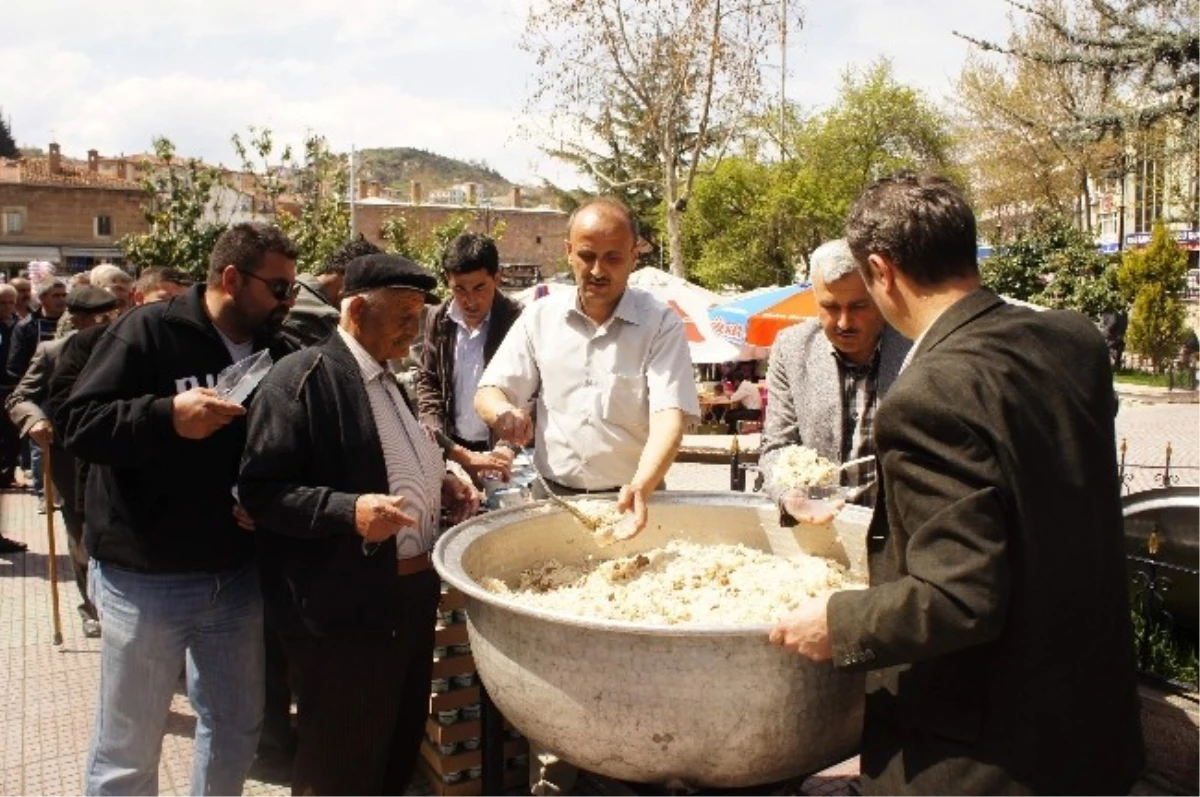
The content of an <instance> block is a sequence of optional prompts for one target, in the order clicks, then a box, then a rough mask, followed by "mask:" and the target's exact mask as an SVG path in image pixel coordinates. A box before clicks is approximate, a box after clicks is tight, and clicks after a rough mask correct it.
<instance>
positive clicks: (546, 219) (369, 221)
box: [353, 180, 567, 276]
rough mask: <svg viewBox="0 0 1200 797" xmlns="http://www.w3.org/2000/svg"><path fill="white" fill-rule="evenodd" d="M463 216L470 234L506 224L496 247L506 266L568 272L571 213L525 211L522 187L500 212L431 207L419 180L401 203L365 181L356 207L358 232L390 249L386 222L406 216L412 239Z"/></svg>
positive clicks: (495, 209) (470, 207)
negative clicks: (384, 231) (567, 250)
mask: <svg viewBox="0 0 1200 797" xmlns="http://www.w3.org/2000/svg"><path fill="white" fill-rule="evenodd" d="M462 214H467V215H469V216H470V217H471V220H470V224H469V225H468V226H467V229H468V230H470V231H473V232H481V233H487V232H489V231H491V230H493V229H494V228H495V226H496V225H497V224H503V226H504V234H503V235H502V236H501V237H500V240H499V241H497V243H496V246H497V248H498V249H499V250H500V262H501V263H504V264H520V265H521V266H522V267H525V268H526V269H528V267H530V266H537V267H539V268H540V269H541V271H542V273H543V274H544V275H546V276H549V275H550V274H553V273H555V272H557V271H561V270H562V269H565V268H566V251H565V244H564V241H565V240H566V237H567V214H566V213H563V212H562V211H561V210H555V209H552V208H522V207H521V189H520V188H513V189H512V191H511V192H510V194H509V204H508V206H507V207H495V206H493V205H491V204H485V205H483V206H479V205H471V204H468V205H455V204H435V203H426V202H425V201H424V197H423V195H422V192H421V184H420V183H419V182H415V181H414V182H413V183H412V185H411V188H410V192H409V198H408V200H407V201H401V200H398V199H395V198H393V197H391V196H386V195H384V190H383V189H382V188H381V186H380V185H379V183H378V182H372V181H365V180H364V181H360V182H359V185H358V196H357V197H356V199H355V202H354V206H353V216H354V231H355V232H356V233H361V234H362V235H363V236H365V237H366V239H367V240H369V241H371V242H372V243H374V244H376V245H378V246H385V245H386V242H385V241H384V239H383V222H384V221H385V220H386V219H387V218H389V217H393V216H403V217H404V219H405V220H406V221H407V222H408V225H409V229H410V231H411V233H412V234H413V236H414V237H416V238H424V237H425V236H427V235H428V234H429V233H430V232H431V231H432V230H433V229H434V228H435V227H439V226H441V225H443V224H445V223H446V222H448V221H449V220H450V219H451V218H453V217H455V216H459V215H462ZM425 265H427V266H434V267H436V266H437V264H436V263H426V264H425Z"/></svg>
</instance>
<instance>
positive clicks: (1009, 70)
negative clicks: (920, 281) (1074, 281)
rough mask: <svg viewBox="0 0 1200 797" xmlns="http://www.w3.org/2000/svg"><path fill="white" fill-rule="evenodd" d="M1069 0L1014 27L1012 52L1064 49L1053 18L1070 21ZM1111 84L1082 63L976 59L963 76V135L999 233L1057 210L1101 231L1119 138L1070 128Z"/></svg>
mask: <svg viewBox="0 0 1200 797" xmlns="http://www.w3.org/2000/svg"><path fill="white" fill-rule="evenodd" d="M1067 2H1068V0H1040V1H1039V6H1038V8H1039V12H1040V13H1039V15H1037V16H1032V17H1031V18H1030V19H1029V20H1028V22H1027V23H1026V24H1025V25H1024V26H1023V27H1020V28H1018V29H1016V30H1014V32H1013V33H1012V34H1011V36H1010V37H1009V45H1008V46H1009V49H1011V50H1014V51H1026V50H1038V51H1043V52H1046V53H1056V54H1061V53H1063V52H1064V51H1065V50H1064V46H1063V43H1062V42H1061V40H1060V36H1059V34H1058V31H1057V29H1056V28H1055V27H1054V26H1053V25H1052V22H1053V23H1054V24H1055V25H1059V26H1061V25H1064V24H1066V23H1067V20H1068V19H1069V17H1068V6H1067V5H1066V3H1067ZM1079 24H1083V23H1082V22H1081V23H1079ZM1010 62H1011V63H1010ZM1105 89H1106V84H1105V81H1104V79H1103V77H1102V76H1100V75H1097V74H1095V73H1094V72H1092V71H1090V70H1088V69H1087V68H1085V67H1083V66H1082V65H1080V64H1076V63H1072V64H1063V65H1053V66H1051V65H1048V64H1046V63H1045V62H1043V61H1041V60H1034V59H1023V58H1016V57H1010V58H1008V59H1007V61H1000V62H997V61H996V60H995V59H988V58H986V57H984V56H982V55H980V54H974V55H972V56H971V57H970V58H969V59H968V61H967V64H966V66H965V67H964V68H963V71H962V74H961V76H960V78H959V80H958V100H959V107H960V110H961V114H960V116H961V119H960V125H959V127H960V130H959V139H960V143H961V145H962V147H963V150H964V152H965V154H966V157H967V160H968V162H969V164H970V167H971V172H972V178H973V179H972V183H973V188H974V191H973V193H974V199H975V204H976V206H977V207H978V208H979V209H980V211H981V213H980V215H981V217H982V218H983V219H986V222H985V224H984V225H982V226H984V227H985V228H987V232H986V235H987V237H988V238H989V239H991V240H993V241H1003V240H1005V239H1006V237H1007V236H1008V235H1011V234H1013V233H1014V232H1015V231H1016V230H1019V229H1020V228H1021V226H1023V225H1024V224H1026V223H1027V222H1028V221H1029V220H1030V218H1031V217H1033V216H1034V215H1035V214H1040V213H1044V212H1045V211H1047V210H1049V211H1050V212H1051V213H1053V214H1056V215H1064V216H1073V217H1074V218H1075V221H1076V224H1077V226H1079V227H1081V228H1083V229H1087V230H1091V229H1092V227H1093V219H1092V217H1091V208H1092V205H1091V201H1090V199H1091V192H1092V188H1093V186H1094V185H1095V184H1096V183H1097V182H1098V181H1099V180H1100V179H1102V178H1105V177H1108V176H1109V175H1110V173H1111V172H1112V171H1113V167H1114V165H1115V164H1117V163H1119V161H1120V146H1119V142H1115V141H1111V140H1108V141H1100V142H1097V141H1094V140H1092V139H1091V138H1080V137H1079V136H1071V135H1066V134H1064V131H1065V130H1067V129H1069V128H1070V127H1071V126H1072V125H1074V124H1075V120H1076V118H1077V117H1078V116H1079V115H1080V114H1083V113H1096V112H1098V111H1099V110H1100V109H1101V108H1103V107H1104V103H1105Z"/></svg>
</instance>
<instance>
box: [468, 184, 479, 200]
mask: <svg viewBox="0 0 1200 797" xmlns="http://www.w3.org/2000/svg"><path fill="white" fill-rule="evenodd" d="M467 204H468V205H478V204H479V183H467Z"/></svg>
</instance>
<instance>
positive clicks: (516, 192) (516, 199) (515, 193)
mask: <svg viewBox="0 0 1200 797" xmlns="http://www.w3.org/2000/svg"><path fill="white" fill-rule="evenodd" d="M509 196H510V198H511V200H512V206H513V207H514V208H519V207H521V186H519V185H514V186H513V187H512V191H511V192H510V193H509Z"/></svg>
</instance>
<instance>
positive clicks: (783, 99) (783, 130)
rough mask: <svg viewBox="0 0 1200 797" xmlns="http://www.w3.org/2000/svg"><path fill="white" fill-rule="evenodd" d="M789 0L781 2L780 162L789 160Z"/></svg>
mask: <svg viewBox="0 0 1200 797" xmlns="http://www.w3.org/2000/svg"><path fill="white" fill-rule="evenodd" d="M787 15H788V10H787V0H779V160H780V161H781V162H782V161H784V160H786V159H787V150H786V148H785V145H784V141H785V140H786V138H787Z"/></svg>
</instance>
